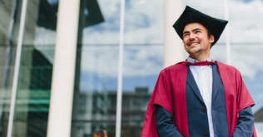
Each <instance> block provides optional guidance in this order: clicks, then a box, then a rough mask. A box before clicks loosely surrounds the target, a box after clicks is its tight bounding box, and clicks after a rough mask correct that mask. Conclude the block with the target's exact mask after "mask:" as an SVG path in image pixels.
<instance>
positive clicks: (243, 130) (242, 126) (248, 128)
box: [233, 107, 254, 137]
mask: <svg viewBox="0 0 263 137" xmlns="http://www.w3.org/2000/svg"><path fill="white" fill-rule="evenodd" d="M253 129H254V117H253V113H252V110H251V107H247V108H244V109H242V110H241V111H240V112H239V118H238V123H237V125H236V128H235V131H234V134H233V137H252V135H253Z"/></svg>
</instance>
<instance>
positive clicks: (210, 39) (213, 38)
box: [208, 35, 215, 44]
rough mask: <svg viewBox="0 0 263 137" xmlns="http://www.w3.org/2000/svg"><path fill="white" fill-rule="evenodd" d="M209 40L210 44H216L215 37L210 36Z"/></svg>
mask: <svg viewBox="0 0 263 137" xmlns="http://www.w3.org/2000/svg"><path fill="white" fill-rule="evenodd" d="M208 39H209V42H211V44H212V43H214V42H215V37H214V35H209V36H208Z"/></svg>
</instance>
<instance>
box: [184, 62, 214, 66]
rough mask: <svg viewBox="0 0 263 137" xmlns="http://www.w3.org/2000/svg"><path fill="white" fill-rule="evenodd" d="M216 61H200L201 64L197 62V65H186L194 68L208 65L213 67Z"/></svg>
mask: <svg viewBox="0 0 263 137" xmlns="http://www.w3.org/2000/svg"><path fill="white" fill-rule="evenodd" d="M215 63H216V62H215V61H200V62H196V63H191V62H188V61H185V64H186V65H192V66H207V65H213V64H215Z"/></svg>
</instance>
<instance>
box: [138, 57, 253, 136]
mask: <svg viewBox="0 0 263 137" xmlns="http://www.w3.org/2000/svg"><path fill="white" fill-rule="evenodd" d="M216 64H217V66H218V70H219V74H220V76H221V79H222V81H223V85H224V91H225V98H226V112H227V120H228V131H229V136H230V137H232V136H233V132H234V130H235V127H236V124H237V121H238V117H239V112H240V111H241V110H242V109H244V108H246V107H248V106H252V105H254V101H253V99H252V97H251V96H250V94H249V91H248V89H247V88H246V86H245V84H244V82H243V80H242V77H241V74H240V72H239V71H238V70H237V69H236V68H234V67H232V66H229V65H226V64H223V63H221V62H218V61H217V62H216ZM187 74H188V70H187V66H186V63H185V62H180V63H177V64H175V65H172V66H170V67H167V68H165V69H164V70H162V71H161V72H160V75H159V77H158V80H157V83H156V85H155V88H154V91H153V93H152V95H151V98H150V102H149V104H148V107H147V111H146V117H145V121H144V125H143V130H142V134H141V137H158V134H157V130H156V116H155V113H154V111H155V107H154V105H155V104H157V105H160V106H162V107H163V108H164V109H166V110H167V111H168V112H169V113H170V114H172V115H173V117H174V123H175V125H176V126H177V129H178V131H179V132H180V133H181V134H182V135H183V136H184V137H189V132H188V119H187V108H186V107H187V106H186V79H187ZM253 137H257V135H256V132H255V131H254V135H253Z"/></svg>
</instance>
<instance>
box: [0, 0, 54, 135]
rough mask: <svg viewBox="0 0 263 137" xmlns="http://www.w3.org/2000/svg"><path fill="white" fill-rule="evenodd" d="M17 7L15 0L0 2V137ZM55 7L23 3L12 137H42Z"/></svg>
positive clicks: (45, 0)
mask: <svg viewBox="0 0 263 137" xmlns="http://www.w3.org/2000/svg"><path fill="white" fill-rule="evenodd" d="M21 3H22V1H19V0H0V14H1V21H0V26H1V29H0V37H1V40H0V44H1V46H0V48H1V49H0V52H1V55H5V56H3V57H4V58H3V59H1V60H0V68H1V69H0V70H1V73H0V77H1V90H0V93H1V109H0V113H1V115H0V116H1V125H0V136H1V137H5V136H6V132H7V127H6V126H7V122H8V114H9V104H10V102H9V101H10V96H11V95H10V92H11V91H10V90H11V85H12V77H13V67H14V58H15V56H16V55H15V54H16V44H17V34H18V29H19V25H20V24H19V23H20V14H21ZM57 5H58V1H57V0H52V1H51V0H35V1H30V2H28V3H27V10H26V23H25V31H24V34H23V38H24V39H23V49H22V55H21V62H20V64H21V65H20V70H19V80H18V91H17V96H16V104H15V114H14V121H13V130H12V136H19V137H36V136H37V137H46V131H47V119H48V111H49V98H50V88H51V74H52V64H53V53H54V44H55V38H56V37H55V33H56V32H55V29H56V14H57V13H56V12H57V8H56V7H57ZM46 11H49V12H46ZM3 14H4V15H5V16H2V15H3ZM2 17H3V18H2ZM40 22H41V23H40ZM2 26H3V28H2ZM2 36H3V37H2ZM4 36H5V37H4ZM49 38H50V39H49ZM2 52H3V54H2Z"/></svg>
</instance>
